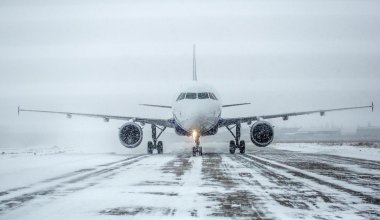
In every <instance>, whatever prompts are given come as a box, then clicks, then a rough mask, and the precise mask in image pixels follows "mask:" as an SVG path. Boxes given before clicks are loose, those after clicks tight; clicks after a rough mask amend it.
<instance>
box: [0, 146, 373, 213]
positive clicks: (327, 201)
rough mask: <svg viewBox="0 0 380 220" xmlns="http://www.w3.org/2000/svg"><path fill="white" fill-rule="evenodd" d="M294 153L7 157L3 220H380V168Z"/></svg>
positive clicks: (0, 203)
mask: <svg viewBox="0 0 380 220" xmlns="http://www.w3.org/2000/svg"><path fill="white" fill-rule="evenodd" d="M285 145H289V146H287V147H286V148H284V149H282V148H283V147H281V149H279V147H276V145H275V147H267V148H261V149H260V148H256V149H254V150H249V151H247V152H246V154H220V153H211V152H210V153H205V154H204V155H203V157H192V156H191V155H190V154H189V153H188V152H184V153H170V152H169V153H167V154H162V155H145V154H144V155H120V154H107V153H104V154H83V153H82V154H78V153H73V152H71V153H70V152H57V153H47V154H37V155H34V154H28V153H25V154H23V153H17V152H13V153H12V154H11V153H7V152H6V153H5V154H3V155H2V156H1V157H2V159H3V160H2V162H1V163H2V164H1V165H2V166H1V167H2V168H1V170H0V178H1V179H2V180H4V181H2V182H3V183H4V184H3V185H2V186H1V189H0V219H88V218H92V219H121V218H127V219H130V218H131V219H134V218H136V219H157V218H158V219H160V218H164V219H169V218H171V219H295V218H297V219H378V218H379V216H380V208H379V206H380V181H379V180H380V162H379V161H378V160H373V158H370V159H363V158H358V157H357V155H353V156H352V157H349V156H347V155H345V156H338V155H332V154H321V153H313V152H297V151H291V150H289V149H292V146H293V145H294V144H285ZM307 147H308V146H307V144H305V148H307ZM325 148H327V147H326V146H325ZM361 150H362V149H358V152H359V151H361ZM364 150H365V149H364ZM369 150H370V151H369V152H370V153H372V154H373V152H375V153H376V152H377V154H378V150H377V151H376V149H369ZM210 151H211V150H210ZM20 161H24V162H23V163H21V162H20ZM3 163H4V164H5V163H7V164H8V165H9V164H17V165H16V166H15V167H13V168H9V167H8V168H6V167H4V166H3V165H4V164H3ZM58 164H59V166H57V165H58ZM17 180H19V181H17Z"/></svg>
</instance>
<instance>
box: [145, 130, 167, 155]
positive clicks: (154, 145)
mask: <svg viewBox="0 0 380 220" xmlns="http://www.w3.org/2000/svg"><path fill="white" fill-rule="evenodd" d="M157 128H158V129H160V133H158V135H157ZM165 129H166V127H163V128H160V127H158V126H156V125H154V124H152V140H153V141H148V148H147V150H148V154H153V150H154V149H157V153H158V154H162V153H163V152H164V145H163V143H162V141H157V139H158V138H159V137H160V136H161V134H162V132H164V131H165Z"/></svg>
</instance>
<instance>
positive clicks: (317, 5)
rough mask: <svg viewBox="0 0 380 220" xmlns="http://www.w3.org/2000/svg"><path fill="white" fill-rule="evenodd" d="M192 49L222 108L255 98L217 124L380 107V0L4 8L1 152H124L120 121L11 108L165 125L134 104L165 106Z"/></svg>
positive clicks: (0, 13) (335, 118)
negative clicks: (58, 148) (234, 119)
mask: <svg viewBox="0 0 380 220" xmlns="http://www.w3.org/2000/svg"><path fill="white" fill-rule="evenodd" d="M193 44H196V45H197V73H198V80H199V81H201V82H206V83H209V84H212V85H213V86H214V87H215V88H216V89H217V90H218V91H219V93H220V95H221V97H222V101H223V104H231V103H236V102H251V103H252V104H251V105H247V106H240V107H235V108H228V109H224V111H223V115H222V116H223V117H236V116H252V115H262V114H273V113H283V112H289V111H291V112H293V111H305V110H314V109H324V108H339V107H350V106H361V105H369V104H370V103H371V101H373V102H374V103H375V105H376V104H378V103H380V89H379V84H380V73H379V70H380V62H379V60H380V2H379V1H374V0H357V1H347V0H344V1H339V0H334V1H300V0H294V1H293V0H283V1H274V0H273V1H262V0H258V1H117V0H112V1H94V0H92V1H43V0H41V1H1V2H0V119H1V120H0V147H3V146H20V147H24V146H42V145H49V146H52V145H62V146H72V147H78V148H82V147H83V148H88V149H92V148H96V149H107V150H109V151H122V152H125V150H124V148H123V147H122V146H121V145H120V144H119V143H118V138H117V131H118V130H117V129H118V128H119V127H120V126H121V125H122V124H123V123H124V122H123V121H112V120H111V121H110V122H109V123H104V122H103V121H102V120H101V119H92V118H79V117H73V118H72V119H71V120H67V119H66V118H65V117H63V116H57V115H44V114H32V113H22V114H21V115H20V116H17V106H19V105H21V106H22V107H24V108H31V109H47V110H58V111H72V112H85V113H101V114H112V115H124V116H141V117H153V118H157V117H158V118H170V117H171V113H170V111H168V109H157V108H149V107H142V106H138V104H139V103H150V104H162V105H171V104H172V102H173V99H174V98H175V97H176V96H177V95H178V94H177V93H178V88H179V87H180V85H181V84H185V83H186V82H189V81H190V80H191V79H192V45H193ZM379 113H380V110H378V108H375V111H374V112H371V111H370V110H367V109H365V110H353V111H347V112H337V113H328V114H326V117H320V116H319V115H315V116H300V117H293V118H290V119H289V121H285V122H284V121H282V120H281V119H278V120H272V121H271V122H272V123H273V124H275V125H276V126H288V127H291V126H302V127H325V126H336V127H342V128H343V129H345V130H354V129H355V128H356V127H357V126H367V125H368V124H371V125H375V126H379V125H380V114H379ZM146 128H149V126H146ZM144 131H146V132H145V139H144V142H143V144H142V146H140V148H143V149H145V142H146V141H147V140H148V138H149V130H148V129H145V130H144ZM172 135H173V132H172V131H168V132H167V133H165V134H164V136H163V138H164V139H166V140H171V139H170V137H171V136H172ZM216 138H217V137H216ZM229 138H230V137H228V138H227V139H229ZM183 140H184V141H186V138H185V137H183Z"/></svg>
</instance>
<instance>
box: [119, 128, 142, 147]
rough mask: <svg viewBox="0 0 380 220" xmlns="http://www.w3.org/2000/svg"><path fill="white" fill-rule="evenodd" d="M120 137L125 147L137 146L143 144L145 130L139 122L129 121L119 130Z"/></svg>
mask: <svg viewBox="0 0 380 220" xmlns="http://www.w3.org/2000/svg"><path fill="white" fill-rule="evenodd" d="M119 139H120V142H121V144H122V145H123V146H124V147H127V148H135V147H137V146H139V145H140V144H141V141H142V139H143V131H142V129H141V127H140V126H139V125H138V124H136V123H134V122H127V123H125V124H123V126H121V128H120V130H119Z"/></svg>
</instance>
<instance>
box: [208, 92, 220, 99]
mask: <svg viewBox="0 0 380 220" xmlns="http://www.w3.org/2000/svg"><path fill="white" fill-rule="evenodd" d="M209 94H210V98H211V99H214V100H218V99H217V98H216V96H215V95H214V93H209Z"/></svg>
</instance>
